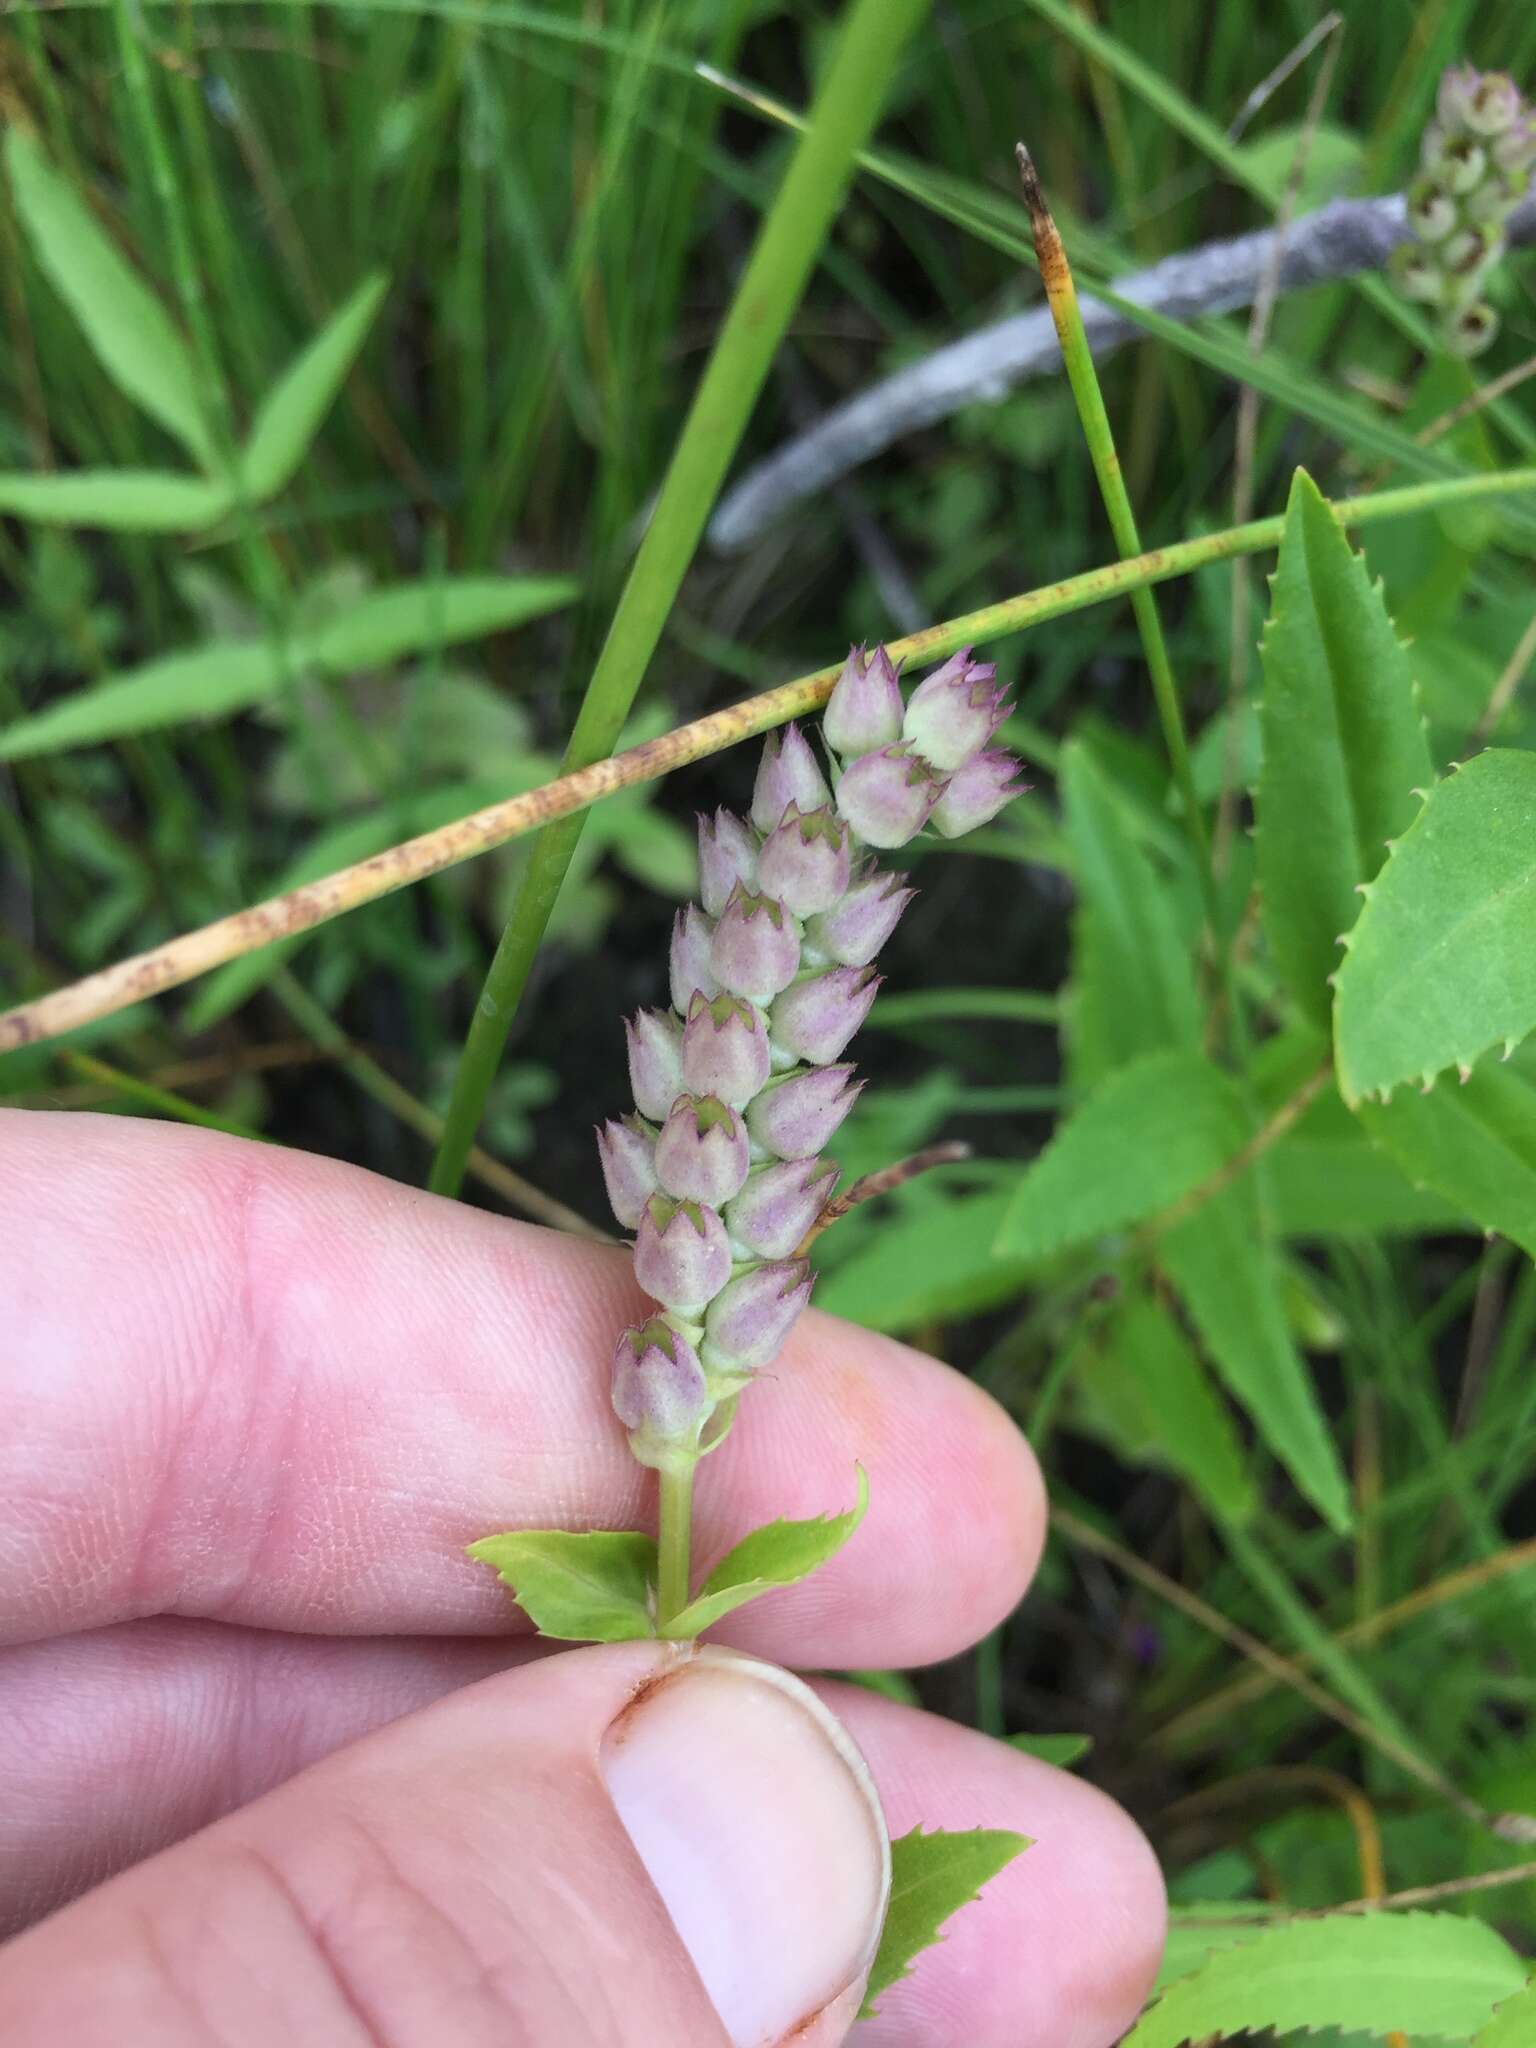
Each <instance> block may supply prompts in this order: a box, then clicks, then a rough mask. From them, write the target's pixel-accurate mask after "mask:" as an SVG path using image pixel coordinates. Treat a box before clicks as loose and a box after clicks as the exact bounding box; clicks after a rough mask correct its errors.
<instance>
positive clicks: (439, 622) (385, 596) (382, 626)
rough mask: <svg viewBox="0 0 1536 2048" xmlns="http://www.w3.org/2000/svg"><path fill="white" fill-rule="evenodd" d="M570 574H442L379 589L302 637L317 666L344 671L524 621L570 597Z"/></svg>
mask: <svg viewBox="0 0 1536 2048" xmlns="http://www.w3.org/2000/svg"><path fill="white" fill-rule="evenodd" d="M579 588H580V586H579V585H578V584H576V583H575V582H573V581H572V580H571V578H570V577H568V576H439V577H435V578H431V577H429V578H424V579H423V580H422V581H421V582H419V583H401V584H397V585H396V586H395V587H394V588H393V589H391V590H375V591H372V592H370V594H369V595H368V596H367V597H365V598H364V599H363V600H362V602H361V603H360V604H356V605H354V606H353V607H352V609H351V610H350V611H347V612H344V613H343V614H342V615H341V617H340V618H335V619H331V620H328V621H327V623H326V624H325V625H323V626H321V627H319V628H318V629H317V630H316V631H315V632H313V633H309V634H305V635H304V636H303V637H302V639H301V641H300V642H299V645H300V647H301V648H302V650H303V652H304V653H305V654H306V655H308V656H309V658H310V659H312V660H313V661H314V662H315V663H316V664H317V665H318V666H319V667H321V668H325V669H330V670H331V671H332V672H333V673H334V674H337V675H346V674H349V673H350V672H351V671H352V670H354V669H363V668H382V667H384V666H385V665H386V664H387V663H389V662H392V661H399V660H400V659H401V658H402V657H403V656H405V655H409V654H425V653H428V652H430V651H431V649H433V648H434V647H447V646H450V645H452V644H453V642H455V641H458V640H478V639H480V638H481V637H482V635H484V634H486V633H496V632H501V631H503V630H504V629H505V628H507V627H509V626H520V625H522V624H523V623H524V622H525V621H526V620H528V619H536V618H539V617H541V616H542V615H543V614H544V613H545V612H553V611H558V610H559V609H560V608H561V606H563V605H568V604H570V603H571V602H572V601H573V600H574V599H575V597H576V596H577V593H578V591H579Z"/></svg>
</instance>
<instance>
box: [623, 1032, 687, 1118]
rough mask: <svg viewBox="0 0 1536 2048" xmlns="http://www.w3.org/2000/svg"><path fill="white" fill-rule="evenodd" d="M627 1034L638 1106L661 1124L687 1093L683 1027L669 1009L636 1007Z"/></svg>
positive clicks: (643, 1112)
mask: <svg viewBox="0 0 1536 2048" xmlns="http://www.w3.org/2000/svg"><path fill="white" fill-rule="evenodd" d="M624 1037H625V1040H626V1041H627V1043H628V1046H629V1086H630V1091H631V1093H632V1094H633V1095H634V1098H635V1107H636V1109H638V1110H639V1112H640V1114H641V1115H642V1116H648V1117H649V1118H650V1119H651V1121H652V1122H653V1123H658V1124H659V1123H660V1122H661V1120H662V1118H663V1117H664V1116H665V1115H666V1113H667V1111H668V1110H669V1109H670V1108H671V1107H672V1105H673V1103H674V1102H675V1101H676V1100H677V1098H678V1096H679V1095H681V1094H682V1092H683V1027H682V1026H681V1024H679V1023H678V1021H677V1019H676V1018H675V1017H673V1016H669V1015H668V1013H667V1012H666V1011H665V1010H636V1012H635V1014H634V1016H633V1017H630V1018H628V1019H626V1021H625V1025H624Z"/></svg>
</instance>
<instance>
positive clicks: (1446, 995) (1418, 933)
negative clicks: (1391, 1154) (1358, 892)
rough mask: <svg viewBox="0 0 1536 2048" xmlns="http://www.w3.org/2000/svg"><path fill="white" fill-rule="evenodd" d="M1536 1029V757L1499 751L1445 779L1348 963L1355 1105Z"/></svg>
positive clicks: (1344, 1074) (1339, 1016)
mask: <svg viewBox="0 0 1536 2048" xmlns="http://www.w3.org/2000/svg"><path fill="white" fill-rule="evenodd" d="M1533 1026H1536V754H1527V753H1515V752H1513V751H1511V750H1510V749H1508V748H1491V749H1490V750H1489V751H1488V752H1487V753H1485V754H1479V755H1477V756H1476V758H1475V759H1473V760H1471V761H1469V762H1468V763H1467V765H1466V766H1465V767H1464V768H1463V769H1462V770H1461V771H1460V773H1459V774H1456V775H1452V776H1449V777H1448V778H1447V779H1446V780H1445V781H1444V782H1441V783H1438V784H1437V785H1436V787H1435V788H1434V790H1433V791H1432V792H1431V793H1430V796H1429V799H1428V801H1427V802H1426V803H1425V805H1424V807H1423V809H1422V810H1421V811H1420V812H1419V815H1418V816H1417V818H1415V819H1414V821H1413V823H1412V825H1410V826H1409V828H1408V830H1407V831H1406V832H1405V833H1404V834H1403V836H1402V838H1401V839H1400V840H1399V841H1398V843H1397V845H1396V847H1395V848H1394V849H1393V853H1392V858H1391V859H1390V860H1389V861H1388V862H1387V865H1386V867H1385V868H1384V869H1383V870H1382V872H1381V874H1380V876H1379V877H1378V878H1377V880H1376V882H1375V883H1374V884H1373V886H1372V888H1371V892H1370V899H1369V901H1368V902H1367V903H1366V906H1365V908H1364V910H1362V911H1361V913H1360V921H1359V923H1358V924H1357V925H1356V927H1355V929H1354V931H1353V933H1352V934H1351V936H1350V941H1349V952H1348V955H1347V957H1346V959H1345V961H1344V964H1343V966H1342V967H1341V968H1340V969H1339V975H1338V995H1337V1000H1336V1003H1335V1010H1334V1030H1335V1039H1336V1043H1337V1048H1338V1062H1339V1085H1340V1087H1341V1088H1342V1090H1343V1093H1344V1098H1345V1100H1346V1101H1347V1102H1350V1103H1355V1102H1358V1101H1359V1100H1360V1099H1361V1098H1362V1097H1363V1096H1366V1095H1378V1094H1383V1093H1390V1091H1391V1090H1392V1089H1394V1088H1396V1087H1398V1086H1399V1085H1400V1084H1401V1083H1402V1082H1404V1081H1428V1080H1430V1079H1431V1078H1432V1077H1433V1076H1434V1075H1435V1074H1438V1073H1439V1072H1440V1071H1441V1070H1442V1068H1445V1067H1449V1066H1463V1067H1470V1066H1471V1065H1472V1064H1473V1062H1474V1061H1475V1060H1476V1059H1478V1058H1479V1056H1480V1055H1481V1054H1483V1053H1485V1052H1487V1051H1488V1049H1489V1048H1490V1046H1494V1045H1505V1046H1510V1045H1514V1044H1516V1043H1518V1041H1519V1040H1520V1039H1522V1038H1524V1037H1525V1035H1526V1033H1527V1032H1528V1031H1530V1030H1531V1029H1532V1027H1533Z"/></svg>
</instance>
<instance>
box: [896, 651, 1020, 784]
mask: <svg viewBox="0 0 1536 2048" xmlns="http://www.w3.org/2000/svg"><path fill="white" fill-rule="evenodd" d="M1006 716H1007V706H1006V705H1005V704H1004V702H1003V691H1002V690H1001V689H1000V688H999V687H998V682H997V670H996V668H995V667H994V666H993V664H992V663H991V662H990V661H972V659H971V650H970V649H969V647H962V648H961V650H960V652H959V653H958V654H953V655H951V656H950V658H949V660H948V661H946V662H945V664H944V666H943V667H942V668H936V669H935V670H934V672H933V674H932V675H931V676H929V677H927V678H926V680H924V681H923V682H921V683H919V684H918V686H917V688H916V689H915V690H914V691H913V692H912V701H911V702H910V703H909V704H908V706H907V712H906V717H905V718H904V719H903V720H902V727H901V732H902V738H903V739H904V740H905V741H906V742H907V744H908V746H912V747H916V749H917V751H918V752H919V753H920V754H921V755H922V757H923V759H924V760H925V761H927V762H928V763H929V764H930V766H932V767H934V768H937V769H938V770H939V772H940V774H948V773H949V772H950V770H951V769H954V768H958V767H959V766H960V765H961V763H962V762H964V761H969V760H970V758H971V756H972V755H973V754H979V753H980V752H981V750H982V748H983V747H984V746H985V745H986V744H987V742H988V740H990V739H991V737H992V735H993V733H995V732H996V731H997V728H998V727H999V726H1000V725H1001V724H1002V722H1003V720H1004V718H1005V717H1006Z"/></svg>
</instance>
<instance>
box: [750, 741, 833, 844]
mask: <svg viewBox="0 0 1536 2048" xmlns="http://www.w3.org/2000/svg"><path fill="white" fill-rule="evenodd" d="M830 801H831V795H830V792H829V791H828V789H827V785H826V783H825V782H824V781H823V780H822V774H821V770H820V768H819V767H818V766H817V765H816V756H815V755H814V754H813V753H812V751H811V744H810V741H809V740H808V739H807V738H806V736H805V734H804V733H803V732H802V731H801V730H800V728H799V726H798V725H786V726H785V727H784V729H783V731H782V732H771V733H769V735H768V737H767V739H766V740H764V742H763V758H762V760H761V761H760V762H759V763H758V769H757V782H756V785H755V786H754V788H753V791H752V822H753V824H754V825H755V826H756V827H757V829H758V831H759V832H771V831H772V830H773V828H774V826H775V825H777V824H778V822H779V820H780V819H781V818H782V817H783V815H784V813H785V812H786V811H787V810H788V809H789V807H790V805H791V804H798V805H799V807H800V809H801V810H802V811H817V810H820V808H821V806H822V805H823V804H824V803H829V802H830Z"/></svg>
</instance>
